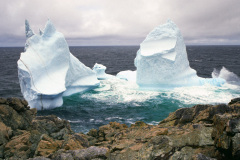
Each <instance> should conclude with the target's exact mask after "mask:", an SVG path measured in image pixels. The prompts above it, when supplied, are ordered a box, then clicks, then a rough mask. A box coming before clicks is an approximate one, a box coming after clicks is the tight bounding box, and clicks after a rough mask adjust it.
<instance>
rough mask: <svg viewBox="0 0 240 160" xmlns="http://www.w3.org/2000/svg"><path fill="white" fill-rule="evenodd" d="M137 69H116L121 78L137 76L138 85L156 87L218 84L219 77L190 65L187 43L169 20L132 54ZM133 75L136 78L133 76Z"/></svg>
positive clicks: (148, 87)
mask: <svg viewBox="0 0 240 160" xmlns="http://www.w3.org/2000/svg"><path fill="white" fill-rule="evenodd" d="M135 66H136V67H137V71H127V72H126V71H123V72H120V73H118V75H117V76H119V77H120V78H122V79H126V80H130V81H133V80H136V83H137V84H138V85H139V87H140V88H142V89H143V88H145V89H146V88H147V89H158V88H174V87H182V86H200V85H204V84H211V85H214V86H221V85H222V84H224V83H225V80H224V79H222V78H218V77H215V78H211V79H209V78H201V77H198V76H197V73H196V71H195V70H194V69H192V68H190V66H189V61H188V57H187V52H186V46H185V44H184V41H183V37H182V35H181V33H180V30H179V29H178V27H177V26H176V25H175V24H174V23H173V22H172V21H171V20H168V22H167V23H166V24H163V25H160V26H158V27H156V28H154V29H153V30H152V31H151V32H150V33H149V34H148V35H147V37H146V39H145V40H144V41H143V42H142V43H141V44H140V49H139V50H138V52H137V56H136V58H135ZM134 77H135V78H134Z"/></svg>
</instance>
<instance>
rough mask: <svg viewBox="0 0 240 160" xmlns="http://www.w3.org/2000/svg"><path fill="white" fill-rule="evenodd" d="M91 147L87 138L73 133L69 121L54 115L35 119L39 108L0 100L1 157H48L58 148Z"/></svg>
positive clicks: (10, 100)
mask: <svg viewBox="0 0 240 160" xmlns="http://www.w3.org/2000/svg"><path fill="white" fill-rule="evenodd" d="M88 144H89V143H88V141H87V137H86V135H83V134H78V133H74V132H73V131H72V130H71V127H70V123H69V122H68V121H66V120H62V119H59V118H58V117H56V116H53V115H52V116H38V117H36V109H30V108H29V107H28V104H27V102H26V101H25V100H21V99H18V98H8V99H4V98H0V158H6V159H27V158H32V157H36V156H45V157H47V156H49V155H50V154H52V153H54V152H56V151H57V150H59V149H65V150H75V149H83V148H86V147H88ZM41 158H42V157H39V158H36V159H41Z"/></svg>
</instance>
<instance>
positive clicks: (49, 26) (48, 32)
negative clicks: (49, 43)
mask: <svg viewBox="0 0 240 160" xmlns="http://www.w3.org/2000/svg"><path fill="white" fill-rule="evenodd" d="M55 32H56V28H55V27H54V25H53V23H52V21H51V20H50V19H48V21H47V24H46V26H45V28H44V31H43V34H42V35H43V37H50V36H52V35H53V34H54V33H55Z"/></svg>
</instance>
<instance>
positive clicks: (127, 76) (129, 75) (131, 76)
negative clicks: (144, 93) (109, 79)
mask: <svg viewBox="0 0 240 160" xmlns="http://www.w3.org/2000/svg"><path fill="white" fill-rule="evenodd" d="M136 74H137V72H136V71H131V70H127V71H121V72H119V73H118V74H117V75H116V77H117V78H119V79H123V80H126V81H131V82H136Z"/></svg>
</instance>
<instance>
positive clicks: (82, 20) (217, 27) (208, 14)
mask: <svg viewBox="0 0 240 160" xmlns="http://www.w3.org/2000/svg"><path fill="white" fill-rule="evenodd" d="M239 8H240V3H239V2H238V0H228V1H226V0H211V1H209V0H202V1H199V0H191V1H189V0H177V1H165V0H157V1H156V0H132V1H128V0H122V1H117V0H102V1H101V2H100V1H98V0H89V1H84V0H69V1H58V0H51V1H47V0H41V1H40V0H34V1H32V0H18V1H14V0H9V1H0V18H1V20H2V22H3V23H1V24H0V46H5V45H10V46H11V45H12V46H14V45H22V44H24V42H25V39H24V38H25V35H24V33H25V32H24V20H25V19H29V21H30V24H31V26H32V28H33V29H34V30H35V32H37V31H38V28H44V25H45V23H46V21H47V19H48V18H50V19H51V20H52V21H53V23H54V24H55V26H56V28H57V30H58V31H60V32H62V33H63V34H64V35H65V37H66V39H67V41H68V42H69V44H70V45H127V44H129V45H134V44H135V45H139V43H141V41H142V40H143V39H144V37H145V36H146V35H147V34H148V33H149V32H150V31H151V30H152V29H153V28H154V27H156V26H157V25H159V24H162V23H164V22H166V20H167V19H169V18H170V19H172V20H173V21H174V22H175V23H176V24H177V25H178V27H179V28H180V30H181V32H182V35H183V37H184V39H185V42H186V43H187V44H197V43H200V44H209V43H210V44H240V43H239V42H240V36H239V34H240V28H239V26H240V10H239ZM19 37H22V38H19Z"/></svg>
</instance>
